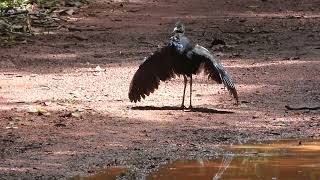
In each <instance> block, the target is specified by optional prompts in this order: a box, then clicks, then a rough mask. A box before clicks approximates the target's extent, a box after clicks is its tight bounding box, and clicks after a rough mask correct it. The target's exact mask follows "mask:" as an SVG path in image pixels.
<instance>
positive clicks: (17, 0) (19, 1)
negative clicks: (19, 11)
mask: <svg viewBox="0 0 320 180" xmlns="http://www.w3.org/2000/svg"><path fill="white" fill-rule="evenodd" d="M30 2H34V3H36V4H38V5H39V6H40V7H42V6H49V7H52V6H56V5H57V4H58V3H59V0H0V9H12V8H24V7H25V6H26V5H27V4H28V3H30Z"/></svg>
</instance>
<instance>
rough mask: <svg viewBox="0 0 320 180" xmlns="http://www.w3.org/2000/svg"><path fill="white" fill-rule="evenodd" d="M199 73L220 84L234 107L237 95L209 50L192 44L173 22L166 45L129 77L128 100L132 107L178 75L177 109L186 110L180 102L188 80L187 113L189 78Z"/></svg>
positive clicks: (228, 78) (177, 24)
mask: <svg viewBox="0 0 320 180" xmlns="http://www.w3.org/2000/svg"><path fill="white" fill-rule="evenodd" d="M201 71H204V74H205V75H207V76H208V79H209V80H213V81H215V82H217V83H219V84H224V86H225V87H226V88H227V90H228V91H229V93H230V94H231V95H232V96H233V98H234V99H235V100H236V102H237V104H238V102H239V100H238V93H237V90H236V87H235V84H234V83H233V80H232V78H231V76H230V75H229V74H228V73H227V71H226V70H225V69H224V68H223V66H222V64H221V63H220V62H219V60H218V59H217V58H216V57H215V56H214V55H213V54H211V53H210V51H209V50H207V49H206V48H204V47H203V46H200V45H198V44H194V43H193V42H192V41H191V40H190V39H189V38H188V37H187V36H186V35H185V26H184V24H183V23H181V22H177V23H176V24H175V27H174V29H173V32H172V36H171V37H170V39H169V42H168V43H167V44H166V45H165V46H163V47H161V48H159V49H158V50H156V51H155V52H154V53H153V54H152V55H150V56H149V57H147V58H145V60H144V61H143V63H142V64H141V65H140V66H139V68H138V70H137V71H136V72H135V74H134V75H133V78H132V80H131V82H130V86H129V93H128V96H129V99H130V101H131V102H135V103H136V102H138V101H141V100H142V99H144V98H145V97H146V96H149V95H150V94H151V93H153V92H154V91H155V90H156V89H158V87H159V84H160V82H161V81H168V80H170V79H172V78H174V77H175V76H176V75H178V76H180V75H182V76H183V78H184V88H183V96H182V103H181V109H187V108H186V107H185V105H184V101H185V93H186V87H187V83H188V78H189V79H190V81H189V82H190V102H189V104H190V105H189V107H188V109H192V77H193V75H196V74H198V73H200V72H201Z"/></svg>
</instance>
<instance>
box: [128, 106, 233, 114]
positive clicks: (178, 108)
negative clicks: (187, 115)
mask: <svg viewBox="0 0 320 180" xmlns="http://www.w3.org/2000/svg"><path fill="white" fill-rule="evenodd" d="M131 109H132V110H145V111H148V110H160V111H165V110H180V111H182V110H183V111H185V112H201V113H212V114H233V113H234V112H232V111H225V110H217V109H210V108H204V107H193V108H192V109H182V108H181V107H178V106H161V107H157V106H134V107H131Z"/></svg>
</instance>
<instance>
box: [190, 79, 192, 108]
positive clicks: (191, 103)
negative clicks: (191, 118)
mask: <svg viewBox="0 0 320 180" xmlns="http://www.w3.org/2000/svg"><path fill="white" fill-rule="evenodd" d="M191 99H192V74H191V75H190V106H189V109H192V103H191Z"/></svg>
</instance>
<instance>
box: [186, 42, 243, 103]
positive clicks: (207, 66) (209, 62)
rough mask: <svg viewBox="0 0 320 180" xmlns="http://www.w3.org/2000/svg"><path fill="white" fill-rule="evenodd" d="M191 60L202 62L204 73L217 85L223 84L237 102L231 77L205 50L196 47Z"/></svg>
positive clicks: (236, 94)
mask: <svg viewBox="0 0 320 180" xmlns="http://www.w3.org/2000/svg"><path fill="white" fill-rule="evenodd" d="M192 56H193V58H195V59H197V60H200V61H203V65H204V72H205V73H206V74H208V76H209V78H210V79H212V80H214V81H216V82H217V83H223V84H224V86H225V87H227V89H228V91H229V92H230V94H231V95H232V96H233V97H234V98H235V99H236V101H237V102H238V93H237V90H236V87H235V85H234V83H233V80H232V78H231V76H230V75H229V74H228V73H227V71H226V70H225V69H224V68H223V66H222V64H221V63H220V62H219V60H218V59H217V58H215V57H214V56H213V55H212V54H211V53H210V52H209V51H208V50H207V49H206V48H204V47H202V46H199V45H196V46H195V47H194V48H193V50H192Z"/></svg>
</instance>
